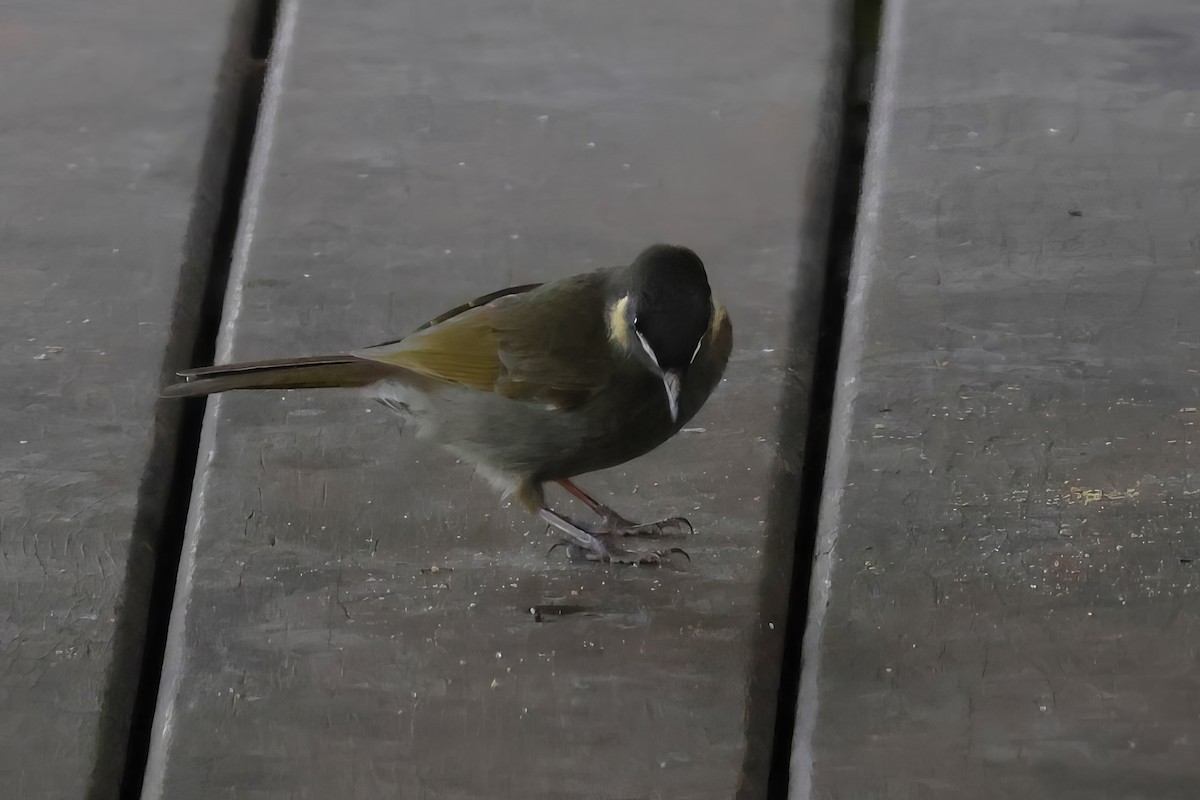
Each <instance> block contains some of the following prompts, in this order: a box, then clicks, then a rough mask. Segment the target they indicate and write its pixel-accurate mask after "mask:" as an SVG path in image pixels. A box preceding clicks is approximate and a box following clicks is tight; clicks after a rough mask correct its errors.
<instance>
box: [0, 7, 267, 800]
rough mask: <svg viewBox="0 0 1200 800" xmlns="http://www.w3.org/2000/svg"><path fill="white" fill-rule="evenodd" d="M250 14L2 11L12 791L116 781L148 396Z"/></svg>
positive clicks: (185, 341)
mask: <svg viewBox="0 0 1200 800" xmlns="http://www.w3.org/2000/svg"><path fill="white" fill-rule="evenodd" d="M248 10H249V9H248V5H247V4H245V3H238V2H235V1H234V0H219V1H218V2H204V3H189V2H162V1H161V0H156V1H155V2H149V0H116V1H115V2H105V3H86V2H69V1H68V0H36V2H16V3H5V4H4V7H3V10H2V11H0V97H2V98H3V102H2V103H0V163H3V164H4V168H3V180H2V181H0V342H2V344H0V375H3V382H2V383H0V786H3V787H4V788H3V790H0V793H2V794H3V795H4V796H5V797H8V798H36V800H48V798H60V797H61V798H71V800H78V798H81V797H84V796H89V797H92V798H97V799H98V798H105V797H115V796H116V794H117V791H118V783H119V781H120V778H121V772H122V769H123V768H124V765H125V751H126V741H127V737H128V734H129V724H130V714H131V709H132V704H133V697H134V693H135V691H136V688H137V684H138V678H139V671H140V668H141V657H142V644H143V636H144V631H145V627H146V616H147V613H148V607H147V603H148V595H149V591H150V585H151V580H152V577H153V568H154V555H155V552H156V547H157V539H158V536H159V532H160V526H161V523H162V519H163V514H164V506H165V503H166V496H167V490H168V489H169V486H170V481H171V471H172V466H173V463H174V460H173V459H174V452H173V448H174V438H175V436H176V435H177V427H178V422H179V416H180V415H179V411H180V408H179V406H178V404H173V405H160V404H159V403H158V398H157V396H158V390H159V386H160V385H161V380H162V375H163V371H164V369H172V370H173V369H174V368H176V367H177V366H178V365H179V364H180V363H182V362H184V361H186V360H187V359H189V358H190V354H191V348H192V345H193V338H194V331H195V327H196V315H195V312H196V311H197V310H198V307H199V298H198V297H196V295H197V294H198V289H199V287H200V286H201V285H202V282H203V277H204V271H205V270H206V269H207V267H208V255H209V253H208V251H209V248H210V245H211V239H212V236H213V229H214V227H215V224H216V214H217V204H218V201H219V199H220V193H221V191H222V185H221V184H222V181H223V180H224V177H225V160H226V158H227V155H228V150H229V147H228V142H229V139H230V138H231V133H232V130H231V127H232V126H231V125H230V124H229V122H230V119H229V118H230V117H231V115H232V113H233V112H234V111H235V110H236V108H235V107H236V103H235V101H236V99H237V98H236V97H235V94H236V93H235V92H234V91H233V90H234V89H236V86H237V83H236V80H237V77H238V66H239V64H241V63H242V61H243V60H244V58H245V51H246V40H248V38H249V32H248V30H247V27H248V25H247V24H245V23H247V22H248V16H249V15H248ZM231 37H232V38H231ZM206 147H207V148H208V150H207V155H205V150H206ZM177 303H179V305H178V306H177V305H176V304H177Z"/></svg>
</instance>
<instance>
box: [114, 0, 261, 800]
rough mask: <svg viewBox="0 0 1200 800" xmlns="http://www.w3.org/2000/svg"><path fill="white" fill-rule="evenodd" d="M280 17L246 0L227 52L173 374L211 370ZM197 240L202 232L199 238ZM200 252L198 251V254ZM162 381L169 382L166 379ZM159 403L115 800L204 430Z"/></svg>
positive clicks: (143, 747)
mask: <svg viewBox="0 0 1200 800" xmlns="http://www.w3.org/2000/svg"><path fill="white" fill-rule="evenodd" d="M278 11H279V0H247V10H246V11H245V14H246V15H248V16H249V17H250V20H249V24H248V25H247V24H246V22H245V21H244V20H243V21H242V22H241V23H240V24H241V26H242V32H241V33H240V35H239V34H238V33H237V32H236V31H235V34H234V37H235V42H234V44H233V45H232V47H233V49H234V50H236V52H235V53H234V55H233V56H232V59H231V60H232V62H233V63H232V65H231V67H230V68H231V69H232V70H234V78H233V80H234V81H235V82H236V84H237V85H236V86H235V87H234V89H233V92H234V93H235V95H236V99H235V101H234V108H233V109H232V115H231V119H230V120H229V121H228V122H226V124H227V125H232V128H233V130H232V134H231V135H230V134H226V135H224V136H221V135H220V134H219V132H214V135H213V136H212V137H210V144H209V148H214V147H216V148H220V147H221V145H223V146H224V149H225V153H226V155H225V157H224V161H225V170H224V174H223V180H222V181H221V182H220V184H219V189H217V190H216V192H215V193H216V195H217V196H215V197H213V198H209V199H208V203H209V204H210V205H213V206H215V209H214V210H215V213H216V223H215V229H214V228H213V227H211V226H210V227H209V230H212V231H213V232H212V234H211V237H212V238H211V241H210V242H209V243H208V244H207V248H208V251H209V253H210V255H209V262H208V268H207V269H206V270H204V269H202V272H203V274H202V275H200V276H199V277H198V279H196V280H193V281H192V282H191V284H190V286H188V287H187V289H188V290H190V292H191V296H186V292H185V291H184V290H181V293H180V295H181V296H180V297H178V298H177V301H176V302H177V308H176V313H177V314H180V315H183V316H191V317H192V318H193V321H192V323H191V327H192V331H193V333H192V345H191V348H190V352H187V351H188V348H187V347H186V345H185V347H184V353H183V354H181V356H182V360H183V361H186V363H185V364H175V365H171V366H172V367H173V368H182V367H185V366H193V365H197V364H211V363H212V360H213V357H214V354H215V352H216V346H217V334H218V331H219V329H220V324H221V312H222V308H223V306H224V302H225V290H226V285H227V284H228V281H229V271H230V266H231V262H232V260H233V248H234V241H235V238H236V236H237V231H238V224H239V218H240V212H241V207H242V197H243V193H244V191H245V187H246V173H247V171H248V169H249V165H250V156H251V153H252V151H253V149H254V135H255V131H256V128H257V125H258V113H259V108H260V106H261V104H262V94H263V85H264V80H265V77H266V66H267V56H268V54H269V53H270V49H271V42H272V40H273V38H274V35H275V24H276V17H277V16H278ZM237 24H239V23H237V22H235V25H237ZM247 33H248V34H249V35H248V36H247ZM214 126H215V127H219V123H214ZM212 140H216V141H217V142H218V144H213V142H212ZM221 159H222V156H221V154H219V153H217V154H211V153H207V152H206V154H205V158H204V160H203V162H202V163H203V164H205V165H206V166H208V165H210V164H216V165H218V166H217V167H216V168H217V169H218V170H219V169H220V167H219V164H220V161H221ZM196 235H198V236H203V235H204V234H203V233H200V232H197V234H196ZM203 247H204V246H203V245H201V246H200V248H198V249H203ZM179 306H182V308H180V307H179ZM189 306H190V307H189ZM168 360H171V359H168ZM167 380H168V381H170V378H169V377H168V378H167ZM162 402H166V403H167V404H180V405H181V410H180V411H179V412H178V415H179V422H178V425H177V428H176V430H177V435H176V437H175V442H174V448H173V450H174V465H173V467H172V469H171V471H170V485H169V488H168V489H167V498H166V503H165V510H164V513H163V518H162V522H161V527H160V532H159V536H158V541H157V548H156V552H155V553H154V554H153V555H152V558H153V560H154V564H153V575H154V577H153V582H152V583H151V587H150V596H149V603H148V616H147V618H146V627H145V644H144V647H143V649H142V665H141V673H140V678H139V679H138V682H137V695H136V697H135V698H134V702H133V712H132V719H131V721H130V726H129V738H128V748H127V750H126V755H125V766H124V774H123V776H122V778H121V789H120V797H121V798H126V799H127V800H136V798H139V797H140V796H141V793H142V780H143V777H144V773H145V769H146V761H147V758H148V757H149V752H150V742H151V737H152V735H153V726H154V713H155V707H156V704H157V701H158V689H159V681H160V679H161V677H162V666H163V658H164V655H165V651H166V644H167V633H168V628H169V625H170V619H171V608H172V605H173V600H174V596H175V581H176V577H177V575H178V572H179V559H180V554H181V552H182V548H183V540H184V536H185V533H186V529H187V516H188V508H189V505H190V501H191V493H192V481H193V479H194V478H195V473H196V461H197V456H198V453H199V449H200V433H201V428H202V427H203V424H204V409H205V401H204V399H203V398H197V399H189V400H184V401H180V400H166V401H160V403H162Z"/></svg>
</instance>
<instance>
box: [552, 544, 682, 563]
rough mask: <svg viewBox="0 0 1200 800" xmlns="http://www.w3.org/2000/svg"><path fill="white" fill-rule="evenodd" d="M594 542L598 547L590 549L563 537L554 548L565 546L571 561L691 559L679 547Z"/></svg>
mask: <svg viewBox="0 0 1200 800" xmlns="http://www.w3.org/2000/svg"><path fill="white" fill-rule="evenodd" d="M596 544H597V545H599V548H598V549H592V548H590V547H584V546H582V545H578V544H576V543H575V542H574V541H572V540H570V539H563V540H562V541H560V542H559V543H558V544H556V545H555V546H554V548H557V547H559V546H565V547H566V548H567V555H568V557H569V558H570V559H571V560H572V561H596V562H599V563H603V564H626V565H632V566H655V567H656V566H660V565H662V564H668V563H670V561H671V557H672V556H674V555H681V556H683V557H684V558H686V559H687V560H688V561H691V560H692V558H691V556H689V555H688V554H687V551H686V550H684V549H683V548H681V547H666V548H663V549H660V550H629V549H626V548H624V547H614V546H608V547H605V546H604V545H603V543H601V542H600V541H599V540H597V541H596ZM554 548H551V550H554Z"/></svg>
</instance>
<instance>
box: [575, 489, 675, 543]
mask: <svg viewBox="0 0 1200 800" xmlns="http://www.w3.org/2000/svg"><path fill="white" fill-rule="evenodd" d="M556 482H557V483H558V485H559V486H561V487H563V488H564V489H566V490H567V491H568V492H570V493H571V494H572V495H574V496H575V497H576V498H578V499H579V500H580V501H582V502H583V504H584V505H586V506H587V507H588V508H590V509H591V510H592V513H594V514H595V515H596V516H598V517H600V519H601V520H602V522H601V524H600V528H598V529H596V530H593V531H591V533H592V534H595V535H596V536H605V535H608V534H617V535H619V536H663V535H670V534H682V533H684V529H685V528H686V532H687V533H695V532H696V531H695V528H693V527H692V523H690V522H688V521H687V520H686V519H684V518H683V517H671V518H670V519H664V520H660V521H658V522H645V523H640V524H639V523H637V522H630V521H629V520H627V519H625V518H624V517H622V516H621V515H620V514H618V513H617V512H616V511H613V510H612V509H611V508H609V507H608V506H606V505H604V504H603V503H601V502H600V501H599V500H597V499H596V498H594V497H592V496H591V495H590V494H588V493H587V492H585V491H584V490H583V489H580V488H579V487H578V486H576V485H575V483H574V482H573V481H571V480H570V479H567V478H563V479H561V480H558V481H556Z"/></svg>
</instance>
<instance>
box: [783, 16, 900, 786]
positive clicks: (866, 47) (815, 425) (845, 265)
mask: <svg viewBox="0 0 1200 800" xmlns="http://www.w3.org/2000/svg"><path fill="white" fill-rule="evenodd" d="M882 13H883V0H853V3H852V8H851V11H850V14H849V17H850V18H849V19H848V20H847V21H846V24H849V25H850V26H851V31H850V52H849V61H850V63H849V67H848V69H847V71H846V79H845V86H844V89H843V95H842V109H841V113H842V120H841V143H840V145H841V146H840V151H839V153H838V157H837V172H836V176H835V179H834V181H835V185H834V198H833V212H832V219H831V221H830V226H829V241H828V245H827V251H826V258H827V261H826V275H825V287H824V296H823V298H822V303H821V321H820V327H819V332H818V338H817V353H816V363H815V366H814V369H813V384H812V395H811V397H810V400H809V417H808V432H807V435H806V438H805V451H804V463H803V466H802V468H801V478H800V515H799V521H798V525H797V532H796V542H795V547H796V551H795V558H794V560H793V566H792V583H791V597H790V599H789V602H788V618H787V628H786V631H785V639H784V650H783V665H782V670H781V682H780V686H779V695H778V698H779V708H778V712H777V715H776V717H775V741H774V746H773V748H772V758H771V772H770V777H769V779H768V783H767V797H768V798H773V799H774V798H777V799H778V800H785V799H786V798H787V796H788V779H789V777H790V776H789V770H790V764H791V756H792V736H793V733H794V730H795V725H796V701H797V697H798V695H799V690H800V670H801V668H802V663H801V662H802V658H803V643H804V630H805V627H806V626H807V623H808V611H809V609H808V593H809V582H810V581H811V578H812V574H811V573H812V559H813V554H814V552H815V550H816V543H817V522H818V515H819V513H820V505H821V492H822V488H823V484H824V480H825V458H826V454H827V452H828V449H829V426H830V422H831V419H832V416H833V396H834V390H835V387H836V386H837V372H838V352H839V350H840V348H841V344H842V324H843V317H844V314H845V309H846V290H847V286H848V283H849V278H850V264H851V260H852V258H853V255H854V233H855V225H856V223H857V217H858V200H859V194H860V193H861V190H862V178H863V162H864V160H865V158H866V147H867V128H868V124H869V122H870V116H871V96H872V92H873V89H874V84H875V62H876V57H877V55H878V52H879V35H880V20H881V16H882Z"/></svg>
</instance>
